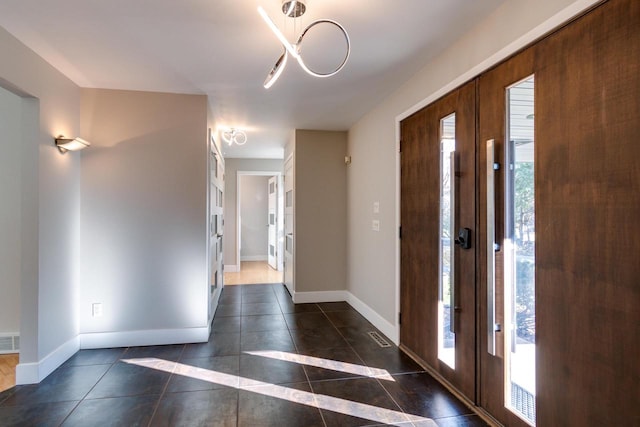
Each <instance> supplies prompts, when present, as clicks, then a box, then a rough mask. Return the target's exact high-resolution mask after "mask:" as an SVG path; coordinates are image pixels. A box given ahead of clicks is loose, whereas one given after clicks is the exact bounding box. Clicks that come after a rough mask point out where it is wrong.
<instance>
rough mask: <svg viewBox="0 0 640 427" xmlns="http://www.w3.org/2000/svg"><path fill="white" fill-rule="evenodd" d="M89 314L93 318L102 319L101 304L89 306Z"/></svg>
mask: <svg viewBox="0 0 640 427" xmlns="http://www.w3.org/2000/svg"><path fill="white" fill-rule="evenodd" d="M91 314H92V316H93V317H102V303H99V302H96V303H94V304H93V305H91Z"/></svg>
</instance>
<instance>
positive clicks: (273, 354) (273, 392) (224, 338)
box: [0, 285, 485, 427]
mask: <svg viewBox="0 0 640 427" xmlns="http://www.w3.org/2000/svg"><path fill="white" fill-rule="evenodd" d="M370 331H375V328H374V327H373V326H372V325H371V324H370V323H369V322H367V321H366V320H365V319H364V318H363V317H362V316H361V315H360V314H358V313H357V312H356V311H355V310H353V309H352V308H351V307H350V306H349V305H348V304H346V303H343V302H338V303H322V304H298V305H294V304H293V303H292V302H291V298H290V296H289V294H288V293H287V291H286V290H285V288H284V287H283V286H282V285H243V286H231V287H226V288H225V289H224V290H223V294H222V296H221V300H220V305H219V307H218V310H217V312H216V316H215V319H214V322H213V332H212V334H211V338H210V340H209V342H208V343H203V344H186V345H170V346H157V347H132V348H126V349H125V348H119V349H104V350H83V351H80V352H79V353H77V354H76V355H75V356H73V357H72V358H71V359H70V360H69V361H67V362H66V363H65V364H64V365H63V366H61V367H60V368H59V369H58V370H57V371H55V372H54V373H53V374H52V375H50V376H49V377H48V378H47V379H46V380H45V381H43V382H42V383H41V384H39V385H29V386H19V387H15V388H13V389H11V390H8V391H6V392H3V393H0V425H1V426H27V425H39V426H41V425H54V426H56V425H65V426H86V425H101V426H107V425H113V426H116V425H117V426H123V425H149V426H162V425H171V426H174V425H185V426H198V425H220V426H305V427H306V426H326V427H329V426H338V425H348V426H365V425H366V426H372V425H385V424H393V425H405V426H410V425H420V426H461V425H462V426H484V425H485V424H484V423H483V422H482V421H481V420H480V419H479V418H478V417H477V416H475V415H472V414H471V411H470V410H469V409H468V408H466V407H465V406H464V405H463V404H461V403H460V402H459V401H457V400H456V399H455V398H454V397H453V396H452V395H451V394H450V393H449V392H448V391H446V390H445V389H444V388H443V387H442V386H440V385H439V384H438V383H437V382H436V381H435V380H433V379H432V378H431V377H430V376H429V375H428V374H426V373H425V372H423V371H422V370H421V369H420V367H419V366H418V365H416V364H415V363H414V362H413V361H412V360H410V359H409V358H408V357H406V356H404V355H403V354H402V353H401V352H400V351H399V350H398V349H397V347H395V346H393V345H391V346H390V347H387V348H382V347H380V346H379V345H378V344H377V343H375V342H374V341H373V340H372V339H371V337H370V336H369V335H367V332H370Z"/></svg>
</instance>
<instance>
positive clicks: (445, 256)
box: [438, 113, 456, 368]
mask: <svg viewBox="0 0 640 427" xmlns="http://www.w3.org/2000/svg"><path fill="white" fill-rule="evenodd" d="M455 135H456V115H455V113H453V114H451V115H449V116H447V117H445V118H443V119H441V120H440V257H439V263H440V266H439V271H440V274H439V289H438V359H440V360H441V361H442V362H444V363H446V364H447V365H448V366H449V367H451V368H455V364H456V353H455V352H456V348H455V338H456V337H455V333H454V322H453V315H454V311H453V309H454V304H453V301H454V286H453V284H454V281H455V266H454V259H455V257H454V229H455V228H454V227H455V207H456V200H455V194H456V192H455V155H456V140H455Z"/></svg>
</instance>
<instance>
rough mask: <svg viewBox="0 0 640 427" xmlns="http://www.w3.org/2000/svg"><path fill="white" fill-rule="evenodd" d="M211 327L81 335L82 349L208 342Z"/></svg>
mask: <svg viewBox="0 0 640 427" xmlns="http://www.w3.org/2000/svg"><path fill="white" fill-rule="evenodd" d="M208 340H209V326H208V325H207V326H203V327H201V328H184V329H153V330H147V331H123V332H97V333H88V334H80V348H81V349H93V348H113V347H138V346H145V345H168V344H188V343H197V342H207V341H208Z"/></svg>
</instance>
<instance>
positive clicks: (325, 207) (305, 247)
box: [294, 130, 347, 294]
mask: <svg viewBox="0 0 640 427" xmlns="http://www.w3.org/2000/svg"><path fill="white" fill-rule="evenodd" d="M346 148H347V133H346V132H329V131H313V130H297V131H296V136H295V163H296V165H295V171H296V172H295V174H296V176H295V231H294V236H295V243H294V245H295V290H296V294H297V293H299V292H319V291H333V290H344V289H346V272H347V250H346V233H347V204H346V202H347V187H346V182H347V181H346V178H347V176H346V173H347V172H346V168H347V167H346V165H345V163H344V156H345V152H346Z"/></svg>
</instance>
